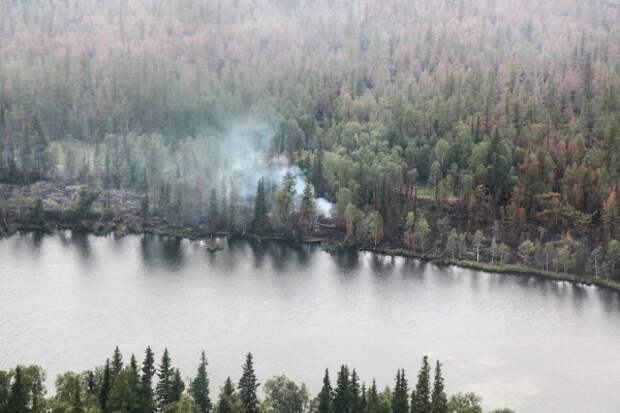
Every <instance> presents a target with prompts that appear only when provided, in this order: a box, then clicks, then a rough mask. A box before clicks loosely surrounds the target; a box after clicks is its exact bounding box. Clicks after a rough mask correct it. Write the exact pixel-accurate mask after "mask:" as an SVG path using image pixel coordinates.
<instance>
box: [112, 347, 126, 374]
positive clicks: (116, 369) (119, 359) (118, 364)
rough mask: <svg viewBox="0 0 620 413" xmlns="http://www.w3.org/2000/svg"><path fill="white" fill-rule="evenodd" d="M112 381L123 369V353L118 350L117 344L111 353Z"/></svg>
mask: <svg viewBox="0 0 620 413" xmlns="http://www.w3.org/2000/svg"><path fill="white" fill-rule="evenodd" d="M111 367H112V381H114V379H115V378H116V376H117V375H118V373H120V372H121V370H122V369H123V355H122V354H121V351H120V350H119V348H118V346H116V348H115V349H114V354H113V355H112V366H111Z"/></svg>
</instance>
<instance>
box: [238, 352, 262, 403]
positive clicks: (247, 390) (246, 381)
mask: <svg viewBox="0 0 620 413" xmlns="http://www.w3.org/2000/svg"><path fill="white" fill-rule="evenodd" d="M258 386H259V383H258V381H257V379H256V374H255V372H254V362H253V357H252V353H248V355H247V357H246V359H245V364H244V365H243V374H242V375H241V379H240V380H239V386H238V388H239V398H240V399H241V403H242V404H243V408H244V412H245V413H258V411H259V405H258V396H257V395H256V389H257V388H258Z"/></svg>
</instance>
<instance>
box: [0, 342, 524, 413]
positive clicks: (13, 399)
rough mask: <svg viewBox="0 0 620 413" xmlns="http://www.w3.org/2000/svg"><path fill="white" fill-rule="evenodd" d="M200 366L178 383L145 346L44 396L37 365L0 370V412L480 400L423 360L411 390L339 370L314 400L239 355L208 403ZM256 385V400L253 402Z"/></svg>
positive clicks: (362, 412) (196, 411)
mask: <svg viewBox="0 0 620 413" xmlns="http://www.w3.org/2000/svg"><path fill="white" fill-rule="evenodd" d="M207 366H208V361H207V358H206V355H205V353H204V351H203V352H202V354H201V357H200V362H199V364H198V368H197V370H196V374H195V376H194V377H192V378H191V379H189V378H187V379H184V378H183V377H182V375H181V373H180V371H179V369H177V368H175V367H174V366H173V364H172V358H171V356H170V353H169V352H168V350H167V349H165V350H164V352H163V355H162V357H161V362H160V363H159V365H156V362H155V354H154V353H153V351H152V350H151V348H150V347H147V349H146V351H145V354H144V361H143V362H142V364H141V365H138V362H137V360H136V357H135V356H134V355H133V354H132V355H131V358H130V360H129V363H125V362H124V361H123V355H122V353H121V352H120V350H119V348H118V347H117V348H116V349H115V350H114V353H113V355H112V357H111V358H108V359H106V361H105V363H104V365H103V366H99V367H97V368H95V369H92V370H87V371H84V372H81V373H74V372H66V373H64V374H62V375H59V376H58V377H57V378H56V389H55V393H54V395H53V396H50V397H47V392H46V387H45V378H46V377H45V372H44V370H43V369H42V368H41V367H39V366H36V365H30V366H17V367H15V368H14V369H13V370H11V371H2V370H0V413H43V412H51V413H155V412H158V413H159V412H166V413H306V412H307V413H483V411H482V408H481V407H480V401H481V399H480V397H479V396H477V395H476V394H474V393H456V394H454V395H452V396H450V397H449V398H448V397H447V395H446V392H445V383H444V378H443V372H442V365H441V363H440V362H439V361H437V362H436V364H435V368H434V369H432V368H431V366H430V364H429V361H428V357H426V356H425V357H424V358H423V359H422V366H421V367H420V370H419V373H418V375H417V381H416V383H415V386H413V387H412V388H411V389H410V388H409V385H408V382H407V377H406V374H405V370H404V369H402V370H401V369H399V370H398V371H397V373H396V378H395V381H394V387H393V389H390V387H389V386H387V387H385V388H384V389H383V390H380V389H378V388H377V384H376V382H375V380H373V381H372V384H371V385H368V386H367V385H366V383H364V382H361V383H360V377H359V375H358V373H357V372H356V370H355V369H349V367H348V366H346V365H342V366H341V367H340V370H339V371H338V373H337V378H336V383H335V385H334V386H332V384H331V379H330V375H329V371H328V370H327V369H326V370H325V374H324V377H323V385H322V387H321V390H320V392H319V393H318V395H317V396H316V397H314V398H311V397H310V395H309V392H308V389H307V388H306V385H305V384H301V385H298V384H297V383H295V382H294V381H292V380H290V379H288V378H287V377H286V376H274V377H273V378H271V379H268V380H267V381H265V383H264V384H262V383H260V382H259V381H258V378H257V376H256V372H255V368H254V358H253V355H252V353H248V355H247V356H246V359H245V363H244V364H243V366H242V375H241V377H240V378H239V381H238V383H237V384H236V385H235V383H234V382H233V381H232V380H231V378H230V377H228V378H227V379H226V382H225V383H224V384H223V385H222V386H221V387H220V389H219V394H218V395H217V398H215V397H214V395H212V393H211V389H210V380H209V375H208V372H207ZM186 381H187V384H186ZM261 384H262V387H260V389H261V390H262V392H263V393H264V398H263V400H260V398H259V390H258V389H259V386H261ZM512 412H513V411H512V410H509V409H501V410H494V411H493V412H491V413H512Z"/></svg>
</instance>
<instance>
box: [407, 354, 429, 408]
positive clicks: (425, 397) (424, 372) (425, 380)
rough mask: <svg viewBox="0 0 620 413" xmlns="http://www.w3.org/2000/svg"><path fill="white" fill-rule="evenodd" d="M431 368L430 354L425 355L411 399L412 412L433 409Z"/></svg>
mask: <svg viewBox="0 0 620 413" xmlns="http://www.w3.org/2000/svg"><path fill="white" fill-rule="evenodd" d="M430 370H431V369H430V367H429V365H428V356H424V358H423V359H422V367H421V368H420V372H419V373H418V382H417V383H416V386H415V392H414V395H413V396H412V400H411V413H428V412H430V410H431V388H430V387H431V385H430Z"/></svg>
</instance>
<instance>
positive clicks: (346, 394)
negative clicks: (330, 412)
mask: <svg viewBox="0 0 620 413" xmlns="http://www.w3.org/2000/svg"><path fill="white" fill-rule="evenodd" d="M350 386H351V385H350V383H349V368H348V367H347V366H345V365H343V366H341V367H340V371H339V372H338V378H337V380H336V390H335V391H334V404H333V406H334V413H348V412H349V408H350V395H351V389H350Z"/></svg>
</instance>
